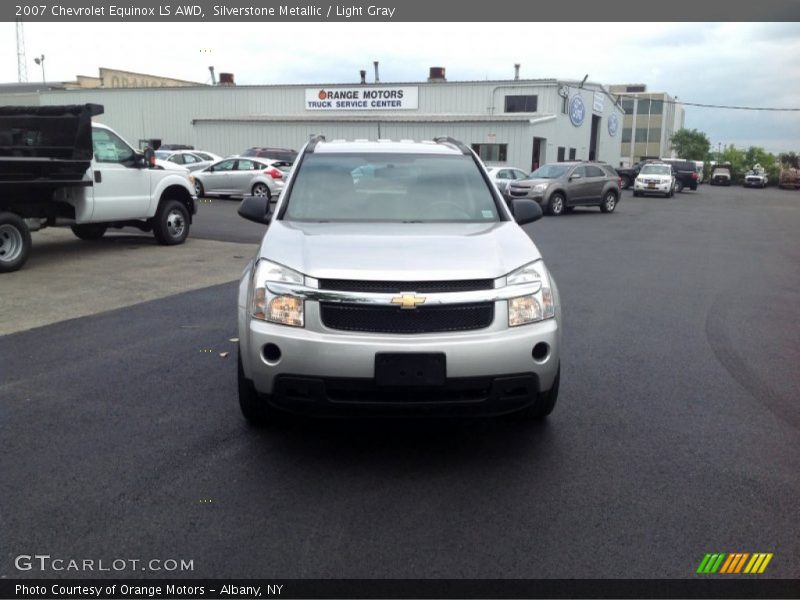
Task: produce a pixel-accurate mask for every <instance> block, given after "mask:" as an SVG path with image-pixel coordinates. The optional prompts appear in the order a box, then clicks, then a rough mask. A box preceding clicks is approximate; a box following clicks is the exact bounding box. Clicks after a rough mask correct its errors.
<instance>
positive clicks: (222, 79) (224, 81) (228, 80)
mask: <svg viewBox="0 0 800 600" xmlns="http://www.w3.org/2000/svg"><path fill="white" fill-rule="evenodd" d="M219 84H220V85H236V82H234V80H233V73H220V74H219Z"/></svg>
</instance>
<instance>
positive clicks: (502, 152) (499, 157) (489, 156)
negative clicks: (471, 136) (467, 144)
mask: <svg viewBox="0 0 800 600" xmlns="http://www.w3.org/2000/svg"><path fill="white" fill-rule="evenodd" d="M472 149H473V150H475V152H476V153H477V155H478V156H480V157H481V160H482V161H483V162H506V153H507V151H508V144H472Z"/></svg>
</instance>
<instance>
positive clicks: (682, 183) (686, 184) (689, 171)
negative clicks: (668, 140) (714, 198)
mask: <svg viewBox="0 0 800 600" xmlns="http://www.w3.org/2000/svg"><path fill="white" fill-rule="evenodd" d="M661 162H665V163H668V164H670V165H672V172H673V174H674V175H675V191H676V192H682V191H683V190H684V188H689V189H690V190H696V189H697V184H699V183H700V175H699V174H698V173H697V165H696V164H695V163H694V162H693V161H690V160H678V159H676V158H665V159H663V160H662V161H661Z"/></svg>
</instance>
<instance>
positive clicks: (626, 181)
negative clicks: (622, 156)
mask: <svg viewBox="0 0 800 600" xmlns="http://www.w3.org/2000/svg"><path fill="white" fill-rule="evenodd" d="M629 187H631V180H630V178H629V177H620V181H619V189H621V190H627V189H628V188H629Z"/></svg>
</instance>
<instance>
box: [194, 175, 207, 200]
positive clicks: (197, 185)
mask: <svg viewBox="0 0 800 600" xmlns="http://www.w3.org/2000/svg"><path fill="white" fill-rule="evenodd" d="M194 193H195V195H196V196H197V197H198V198H202V197H203V195H204V194H205V193H206V189H205V188H204V187H203V182H202V181H200V180H199V179H195V180H194Z"/></svg>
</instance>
